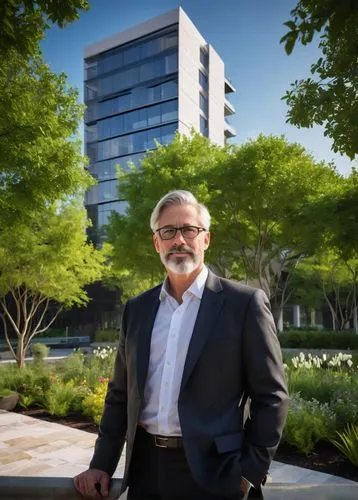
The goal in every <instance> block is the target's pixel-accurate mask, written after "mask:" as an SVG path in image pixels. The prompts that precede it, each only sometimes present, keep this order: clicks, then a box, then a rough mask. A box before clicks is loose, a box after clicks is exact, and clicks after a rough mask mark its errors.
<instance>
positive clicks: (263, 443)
mask: <svg viewBox="0 0 358 500" xmlns="http://www.w3.org/2000/svg"><path fill="white" fill-rule="evenodd" d="M244 328H245V329H244V336H243V362H244V373H245V379H246V390H247V393H248V396H249V397H250V399H251V405H250V417H249V418H248V419H247V421H246V424H245V445H244V450H243V455H242V458H241V469H242V475H243V476H244V477H245V478H247V479H248V481H250V482H251V483H252V484H253V485H254V486H255V487H259V486H260V484H261V481H262V479H263V478H264V476H265V474H266V473H267V471H268V469H269V466H270V463H271V461H272V459H273V457H274V455H275V452H276V449H277V447H278V444H279V442H280V439H281V435H282V431H283V426H284V423H285V420H286V415H287V411H288V403H289V398H288V391H287V385H286V381H285V374H284V367H283V363H282V355H281V348H280V344H279V342H278V339H277V335H276V327H275V323H274V320H273V317H272V314H271V311H270V305H269V302H268V299H267V297H266V295H265V293H264V292H263V291H262V290H257V291H255V292H254V294H253V295H252V297H251V300H250V303H249V305H248V310H247V316H246V322H245V327H244Z"/></svg>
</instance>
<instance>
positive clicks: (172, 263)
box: [160, 245, 199, 274]
mask: <svg viewBox="0 0 358 500" xmlns="http://www.w3.org/2000/svg"><path fill="white" fill-rule="evenodd" d="M173 253H176V254H179V253H182V254H183V255H176V256H175V257H171V255H172V254H173ZM160 260H161V261H162V263H163V264H164V266H165V267H166V268H167V269H169V270H170V271H172V272H173V273H175V274H190V273H191V272H193V271H194V269H195V268H196V267H197V265H198V263H199V257H198V256H197V255H196V254H195V253H194V252H193V250H192V249H191V248H190V247H187V246H185V245H180V246H174V247H172V248H171V249H170V250H168V252H165V253H160Z"/></svg>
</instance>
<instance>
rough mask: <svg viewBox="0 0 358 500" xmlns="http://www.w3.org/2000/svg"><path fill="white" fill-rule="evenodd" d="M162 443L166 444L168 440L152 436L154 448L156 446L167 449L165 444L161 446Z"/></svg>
mask: <svg viewBox="0 0 358 500" xmlns="http://www.w3.org/2000/svg"><path fill="white" fill-rule="evenodd" d="M163 442H164V443H167V442H168V438H167V437H164V436H154V444H155V446H157V447H158V448H168V445H167V444H162V443H163Z"/></svg>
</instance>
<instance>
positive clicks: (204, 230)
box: [154, 226, 207, 241]
mask: <svg viewBox="0 0 358 500" xmlns="http://www.w3.org/2000/svg"><path fill="white" fill-rule="evenodd" d="M188 228H192V229H193V228H194V229H196V231H197V233H196V235H195V236H193V237H192V238H188V237H186V236H184V234H183V229H188ZM162 229H175V233H174V234H173V236H172V237H171V238H163V237H162V235H161V233H160V231H161V230H162ZM178 231H180V232H181V235H182V236H183V238H184V239H186V240H194V239H195V238H196V237H197V236H199V234H200V233H203V232H206V231H207V229H205V227H200V226H182V227H174V226H163V227H160V228H159V229H156V230H155V231H154V233H158V234H159V236H160V239H161V240H163V241H169V240H173V239H174V238H175V237H176V235H177V232H178Z"/></svg>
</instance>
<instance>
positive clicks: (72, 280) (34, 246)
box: [0, 202, 103, 367]
mask: <svg viewBox="0 0 358 500" xmlns="http://www.w3.org/2000/svg"><path fill="white" fill-rule="evenodd" d="M86 221H87V219H86V217H85V211H84V210H83V209H81V208H80V206H79V204H78V203H75V202H71V203H66V204H62V205H60V204H58V203H56V204H53V205H51V206H49V207H48V209H47V210H46V211H42V212H40V213H38V214H37V218H36V220H35V219H33V220H32V222H31V223H29V221H26V222H25V223H21V222H18V224H17V225H16V228H15V229H16V232H14V228H9V227H7V228H2V229H1V230H0V317H1V320H2V326H3V329H4V335H5V339H6V342H7V344H8V345H9V349H10V351H11V352H12V354H13V356H14V357H15V359H16V361H17V363H18V365H19V367H23V366H24V364H25V362H24V358H25V352H26V349H27V347H28V345H29V343H30V342H31V340H32V338H33V337H34V336H35V335H38V334H40V333H42V332H44V331H46V329H47V328H49V327H50V326H51V325H52V323H53V322H54V321H55V319H56V317H57V316H58V314H59V313H60V311H61V310H62V309H63V308H64V307H65V308H68V307H71V306H72V305H83V304H86V303H87V302H88V300H89V299H88V296H87V293H86V291H85V289H84V287H85V285H87V284H90V283H92V282H94V281H97V280H99V279H100V277H101V273H102V265H103V264H102V263H103V256H102V254H101V253H100V252H99V251H98V250H95V249H94V248H93V246H92V245H91V244H88V243H87V236H86V224H87V222H86ZM10 330H13V331H14V332H15V334H16V339H17V347H16V349H15V348H14V347H13V346H12V344H11V339H10Z"/></svg>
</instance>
